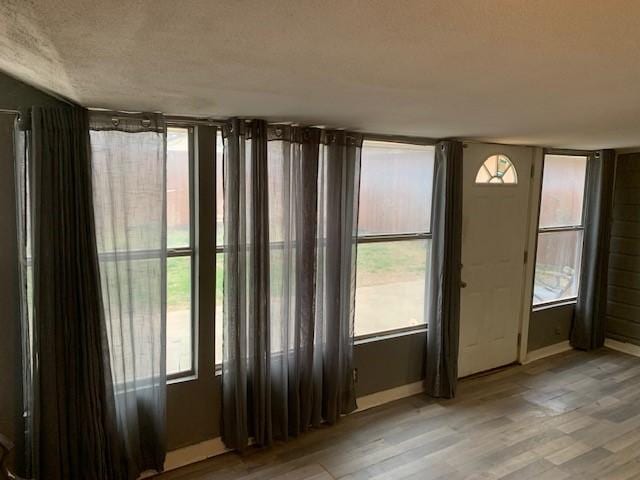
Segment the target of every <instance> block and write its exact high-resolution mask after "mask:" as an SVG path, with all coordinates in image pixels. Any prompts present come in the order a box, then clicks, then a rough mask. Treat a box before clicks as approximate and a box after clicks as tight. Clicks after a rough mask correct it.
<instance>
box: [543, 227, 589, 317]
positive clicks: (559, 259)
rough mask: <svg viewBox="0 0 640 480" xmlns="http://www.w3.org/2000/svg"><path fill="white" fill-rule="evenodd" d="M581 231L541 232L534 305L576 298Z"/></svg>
mask: <svg viewBox="0 0 640 480" xmlns="http://www.w3.org/2000/svg"><path fill="white" fill-rule="evenodd" d="M581 257H582V231H581V230H571V231H565V232H544V233H540V234H538V252H537V255H536V275H535V281H534V286H533V304H534V305H536V304H540V303H545V302H552V301H555V300H563V299H568V298H574V297H575V296H576V295H577V294H578V285H579V282H580V263H581V262H580V260H581Z"/></svg>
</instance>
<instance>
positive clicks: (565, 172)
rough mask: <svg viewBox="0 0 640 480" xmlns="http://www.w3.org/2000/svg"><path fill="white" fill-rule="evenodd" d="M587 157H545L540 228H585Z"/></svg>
mask: <svg viewBox="0 0 640 480" xmlns="http://www.w3.org/2000/svg"><path fill="white" fill-rule="evenodd" d="M586 171H587V157H585V156H575V155H546V156H545V157H544V176H543V178H542V199H541V203H540V227H541V228H547V227H561V226H573V225H582V202H583V198H584V181H585V175H586Z"/></svg>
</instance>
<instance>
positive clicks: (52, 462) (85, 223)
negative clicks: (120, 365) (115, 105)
mask: <svg viewBox="0 0 640 480" xmlns="http://www.w3.org/2000/svg"><path fill="white" fill-rule="evenodd" d="M30 114H31V118H30V122H29V121H28V119H24V125H25V126H27V128H29V127H30V131H29V132H27V133H26V134H24V135H21V136H20V138H21V139H23V140H26V141H27V143H26V145H22V146H21V148H19V152H20V155H19V157H18V166H17V167H18V168H17V172H18V178H17V186H18V197H19V199H20V200H19V202H18V208H19V212H18V215H19V216H18V218H19V220H20V223H21V225H20V229H21V234H20V236H19V240H20V252H21V267H22V268H21V272H22V282H21V283H22V289H23V296H22V298H23V305H22V311H23V321H24V328H23V332H24V339H23V343H24V349H23V350H24V354H25V355H24V357H25V358H24V368H25V382H26V383H25V389H24V392H25V405H26V412H25V413H26V427H27V428H26V433H27V462H26V463H27V475H28V476H30V477H33V478H36V479H43V480H44V479H46V480H58V479H60V480H63V479H64V480H66V479H70V478H74V479H75V478H77V479H80V478H82V479H89V478H90V479H97V480H112V479H121V478H127V477H126V473H125V472H126V471H127V469H126V465H125V460H124V455H123V451H122V448H121V447H122V443H121V441H120V439H119V438H118V434H117V431H116V418H115V407H114V395H113V393H114V392H113V386H112V383H111V371H110V368H109V349H108V345H107V341H106V338H107V337H106V334H107V326H106V324H105V316H104V310H103V308H102V307H103V304H102V297H101V292H100V273H99V267H98V252H97V248H96V235H95V233H96V231H95V224H94V213H93V194H92V182H91V177H92V171H91V162H90V151H89V124H88V117H87V112H86V111H85V110H84V109H80V108H72V107H69V108H39V107H34V108H32V109H31V112H30ZM31 286H32V289H31Z"/></svg>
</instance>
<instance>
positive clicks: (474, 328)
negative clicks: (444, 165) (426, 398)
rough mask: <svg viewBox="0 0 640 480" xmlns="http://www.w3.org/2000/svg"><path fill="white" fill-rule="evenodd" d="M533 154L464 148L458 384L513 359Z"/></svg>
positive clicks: (495, 148) (508, 148) (509, 148)
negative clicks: (461, 378)
mask: <svg viewBox="0 0 640 480" xmlns="http://www.w3.org/2000/svg"><path fill="white" fill-rule="evenodd" d="M532 161H533V149H532V148H529V147H518V146H506V145H491V144H474V143H469V144H467V145H465V149H464V158H463V182H464V184H463V214H462V285H461V287H462V288H461V292H460V293H461V298H460V301H461V305H460V354H459V366H458V369H459V376H460V377H464V376H467V375H471V374H473V373H477V372H482V371H485V370H490V369H492V368H496V367H500V366H503V365H507V364H509V363H512V362H514V361H516V360H517V358H518V332H519V330H520V312H521V310H522V309H521V305H522V301H523V287H524V271H525V270H524V267H525V265H524V264H525V247H526V236H527V222H528V217H529V212H528V210H529V188H530V183H531V175H530V172H531V165H532Z"/></svg>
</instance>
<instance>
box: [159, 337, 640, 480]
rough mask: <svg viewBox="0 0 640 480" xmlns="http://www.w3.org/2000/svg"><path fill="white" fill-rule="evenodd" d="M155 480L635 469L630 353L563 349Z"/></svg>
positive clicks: (620, 476) (639, 423)
mask: <svg viewBox="0 0 640 480" xmlns="http://www.w3.org/2000/svg"><path fill="white" fill-rule="evenodd" d="M156 478H157V480H252V479H260V480H266V479H273V480H335V479H342V480H364V479H371V480H383V479H384V480H397V479H420V480H429V479H433V480H437V479H441V480H444V479H446V480H457V479H466V480H474V479H476V480H498V479H503V480H508V479H522V480H524V479H529V478H530V479H536V480H577V479H611V480H614V479H616V480H625V479H634V478H636V479H637V478H640V359H638V358H635V357H631V356H628V355H625V354H622V353H619V352H614V351H611V350H607V349H601V350H598V351H596V352H589V353H585V352H578V351H571V352H566V353H563V354H560V355H556V356H554V357H549V358H546V359H542V360H539V361H537V362H534V363H531V364H529V365H525V366H517V367H511V368H507V369H504V370H500V371H497V372H495V373H492V374H489V375H484V376H478V377H475V378H470V379H465V380H462V381H461V382H460V385H459V390H458V395H457V397H456V398H455V399H452V400H443V401H436V400H432V399H429V398H427V397H426V396H423V395H418V396H415V397H409V398H406V399H402V400H399V401H397V402H393V403H390V404H387V405H384V406H381V407H378V408H374V409H371V410H368V411H366V412H361V413H357V414H354V415H350V416H347V417H345V418H343V419H342V421H340V422H339V423H338V424H337V425H335V426H333V427H322V428H319V429H317V430H316V431H312V432H309V433H307V434H305V435H303V436H301V437H300V438H298V439H295V440H292V441H290V442H289V443H286V444H283V443H278V444H277V445H275V446H274V447H273V448H270V449H258V448H252V449H249V450H248V451H247V452H246V453H244V454H243V455H240V454H236V453H229V454H225V455H222V456H220V457H216V458H213V459H209V460H207V461H205V462H201V463H198V464H195V465H190V466H188V467H185V468H182V469H178V470H175V471H172V472H167V473H165V474H162V475H159V476H157V477H156Z"/></svg>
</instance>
